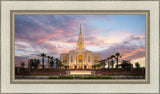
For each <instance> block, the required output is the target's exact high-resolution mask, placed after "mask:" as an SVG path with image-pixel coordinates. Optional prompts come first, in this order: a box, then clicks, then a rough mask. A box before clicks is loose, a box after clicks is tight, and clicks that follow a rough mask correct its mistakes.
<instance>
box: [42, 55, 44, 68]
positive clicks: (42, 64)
mask: <svg viewBox="0 0 160 94" xmlns="http://www.w3.org/2000/svg"><path fill="white" fill-rule="evenodd" d="M42 62H43V64H42V67H43V69H44V57H43V58H42Z"/></svg>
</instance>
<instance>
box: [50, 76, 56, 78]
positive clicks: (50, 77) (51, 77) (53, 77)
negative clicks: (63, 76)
mask: <svg viewBox="0 0 160 94" xmlns="http://www.w3.org/2000/svg"><path fill="white" fill-rule="evenodd" d="M49 79H57V77H56V76H49Z"/></svg>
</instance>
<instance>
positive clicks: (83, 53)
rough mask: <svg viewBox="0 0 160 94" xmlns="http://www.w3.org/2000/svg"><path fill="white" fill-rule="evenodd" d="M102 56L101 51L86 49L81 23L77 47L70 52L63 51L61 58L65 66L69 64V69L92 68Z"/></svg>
mask: <svg viewBox="0 0 160 94" xmlns="http://www.w3.org/2000/svg"><path fill="white" fill-rule="evenodd" d="M100 58H101V57H100V54H99V53H95V52H92V51H88V50H86V49H85V46H84V40H83V38H82V32H81V23H80V33H79V38H78V41H77V47H76V49H75V50H71V51H69V53H62V54H61V55H60V60H61V61H62V62H63V64H64V66H69V69H91V68H92V65H94V64H97V63H98V61H99V60H100Z"/></svg>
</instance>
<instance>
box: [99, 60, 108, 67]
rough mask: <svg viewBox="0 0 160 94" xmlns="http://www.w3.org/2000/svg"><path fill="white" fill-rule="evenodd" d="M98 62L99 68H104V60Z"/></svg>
mask: <svg viewBox="0 0 160 94" xmlns="http://www.w3.org/2000/svg"><path fill="white" fill-rule="evenodd" d="M99 62H100V66H101V67H102V68H105V65H106V64H105V59H103V60H101V61H99Z"/></svg>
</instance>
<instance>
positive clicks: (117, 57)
mask: <svg viewBox="0 0 160 94" xmlns="http://www.w3.org/2000/svg"><path fill="white" fill-rule="evenodd" d="M119 57H120V58H121V56H120V53H116V54H115V59H116V61H117V65H116V68H117V69H118V60H119Z"/></svg>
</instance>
